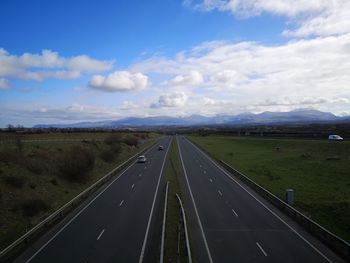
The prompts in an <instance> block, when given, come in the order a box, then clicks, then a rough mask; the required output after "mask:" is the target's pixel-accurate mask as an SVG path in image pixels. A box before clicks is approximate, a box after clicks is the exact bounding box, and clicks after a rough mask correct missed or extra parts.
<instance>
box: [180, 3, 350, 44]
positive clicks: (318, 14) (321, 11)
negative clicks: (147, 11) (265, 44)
mask: <svg viewBox="0 0 350 263" xmlns="http://www.w3.org/2000/svg"><path fill="white" fill-rule="evenodd" d="M183 3H184V5H185V6H191V7H193V8H194V9H197V10H202V11H211V10H214V9H217V10H220V11H227V12H231V13H232V14H234V15H235V16H238V17H243V18H246V17H251V16H258V15H260V14H262V13H270V14H273V15H280V16H286V17H288V18H289V19H290V22H293V23H292V24H293V25H294V26H295V27H296V28H295V29H286V30H285V31H284V34H285V35H289V36H298V37H304V36H310V35H316V36H328V35H339V34H345V33H350V1H347V0H203V1H191V0H185V1H184V2H183Z"/></svg>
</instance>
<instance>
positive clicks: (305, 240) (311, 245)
mask: <svg viewBox="0 0 350 263" xmlns="http://www.w3.org/2000/svg"><path fill="white" fill-rule="evenodd" d="M187 141H188V142H190V143H191V144H192V145H193V146H194V147H195V148H197V149H198V151H199V152H201V153H202V154H203V155H204V156H205V157H206V158H207V159H208V160H209V161H211V162H212V163H213V164H214V165H215V166H216V167H217V168H219V169H220V170H221V171H222V172H223V173H224V174H225V175H226V176H227V177H228V178H230V179H231V180H232V181H234V182H235V183H236V184H237V185H239V186H240V187H241V188H242V189H243V190H244V191H246V192H247V193H248V194H249V195H250V196H251V197H253V198H254V199H255V200H256V201H257V202H258V203H259V204H261V205H262V206H263V207H265V208H266V209H267V210H268V211H269V212H270V213H271V214H273V215H274V216H275V217H276V218H278V219H279V220H280V221H281V222H282V223H283V224H285V225H286V226H287V227H288V228H289V229H290V230H292V232H294V233H295V234H296V235H297V236H298V237H300V238H301V239H302V240H303V241H304V242H305V243H306V244H308V245H309V246H310V247H311V248H313V249H314V250H315V251H316V252H317V253H318V254H319V255H320V256H322V257H323V258H324V259H325V260H326V261H328V262H330V263H332V262H333V261H332V260H330V259H329V258H328V257H327V256H326V255H324V254H323V253H322V252H321V251H320V250H319V249H317V248H316V247H315V246H314V245H313V244H311V243H310V242H309V241H308V240H307V239H306V238H305V237H303V236H302V235H301V234H299V233H298V232H297V231H296V230H295V229H294V228H293V227H292V226H290V225H289V224H288V223H287V222H285V221H284V220H283V219H282V218H281V217H279V216H278V215H277V214H276V213H275V212H273V211H272V210H271V209H270V208H268V207H267V206H266V205H265V204H264V203H263V202H262V201H260V200H259V199H258V198H256V197H255V196H254V195H253V194H252V193H250V192H249V191H248V190H247V189H246V188H245V187H244V186H242V185H241V184H240V183H239V182H238V181H237V180H236V179H234V178H233V177H231V176H230V175H229V174H228V173H227V172H226V171H225V170H224V168H222V167H220V166H219V165H218V164H217V163H216V162H214V161H213V160H212V159H211V158H210V157H209V156H208V155H207V154H206V153H204V152H203V151H202V150H201V149H199V148H198V147H197V146H196V145H195V144H193V143H192V142H191V141H190V140H187Z"/></svg>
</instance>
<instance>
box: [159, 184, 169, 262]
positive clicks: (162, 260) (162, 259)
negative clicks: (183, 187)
mask: <svg viewBox="0 0 350 263" xmlns="http://www.w3.org/2000/svg"><path fill="white" fill-rule="evenodd" d="M168 188H169V182H167V183H166V188H165V200H164V212H163V225H162V241H161V244H160V259H159V263H163V262H164V243H165V225H166V214H167V207H168Z"/></svg>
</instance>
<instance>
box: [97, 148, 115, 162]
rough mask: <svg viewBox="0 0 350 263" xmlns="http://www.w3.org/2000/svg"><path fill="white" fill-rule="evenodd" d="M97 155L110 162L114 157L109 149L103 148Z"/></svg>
mask: <svg viewBox="0 0 350 263" xmlns="http://www.w3.org/2000/svg"><path fill="white" fill-rule="evenodd" d="M99 156H100V158H101V159H102V160H103V161H105V162H112V161H114V159H115V154H114V152H113V151H111V150H104V151H102V152H101V153H100V155H99Z"/></svg>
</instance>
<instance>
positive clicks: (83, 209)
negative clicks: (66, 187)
mask: <svg viewBox="0 0 350 263" xmlns="http://www.w3.org/2000/svg"><path fill="white" fill-rule="evenodd" d="M156 145H157V144H156V143H155V144H154V145H153V146H152V147H151V148H149V149H148V150H147V151H146V152H145V154H146V153H147V152H149V151H150V150H151V149H152V148H154V147H155V146H156ZM135 163H136V160H135V161H134V162H132V163H131V164H130V165H129V166H128V167H127V168H125V170H124V171H123V172H122V173H121V174H119V175H118V177H117V178H115V179H114V180H113V181H112V182H111V183H110V184H108V185H107V186H106V187H105V188H104V189H102V190H101V192H99V193H98V194H97V195H96V196H95V197H94V198H93V199H92V200H91V201H90V202H89V203H87V205H85V206H84V207H83V208H81V210H80V211H79V212H77V214H76V215H75V216H73V217H72V218H71V219H70V220H69V221H68V222H67V223H66V224H65V225H64V226H63V227H62V228H61V229H60V230H58V231H57V232H56V233H55V234H54V235H53V236H52V237H51V238H50V239H49V240H48V241H46V242H45V244H44V245H42V246H41V247H40V248H39V249H38V250H37V251H36V252H35V253H34V254H33V255H32V256H31V257H30V258H29V259H27V260H26V261H25V262H26V263H28V262H30V261H31V260H32V259H33V258H35V257H36V255H38V254H39V253H40V252H41V251H42V250H43V249H44V248H45V247H46V246H47V245H48V244H49V243H50V242H51V241H52V240H54V239H55V238H56V237H57V236H58V235H59V234H60V233H61V232H62V231H63V230H64V229H65V228H66V227H67V226H69V225H70V224H71V223H72V222H73V221H74V220H75V219H76V218H77V217H78V216H79V215H80V214H81V213H82V212H84V211H85V209H86V208H88V207H89V206H90V205H91V204H92V203H93V202H94V201H95V200H96V199H97V198H98V197H99V196H100V195H102V194H103V193H104V192H105V191H106V190H107V189H108V188H109V187H110V186H111V185H112V184H113V183H114V182H115V181H117V180H118V179H119V178H120V177H121V176H122V175H123V174H124V173H125V172H126V171H127V170H129V168H130V167H131V166H133V165H134V164H135Z"/></svg>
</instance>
